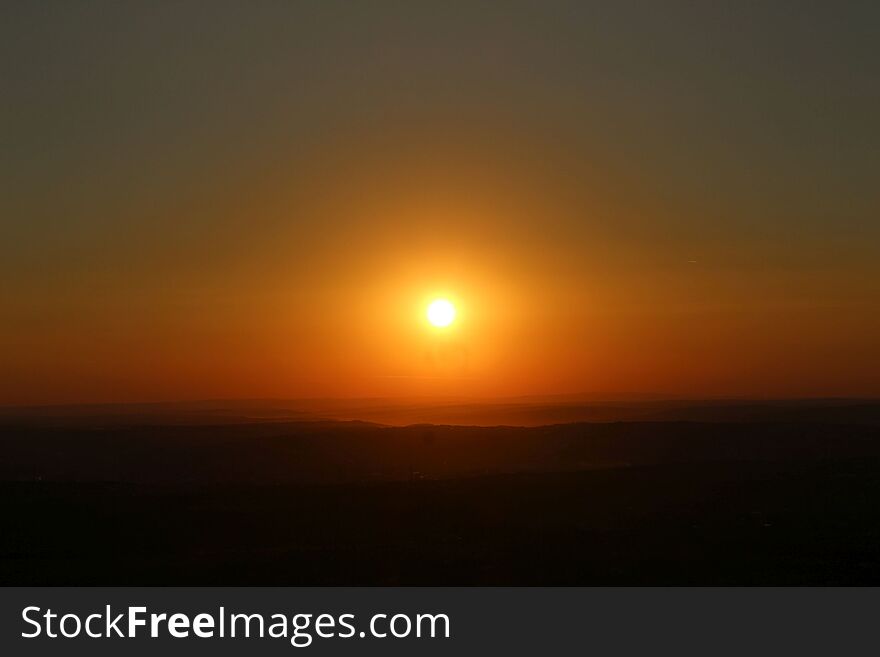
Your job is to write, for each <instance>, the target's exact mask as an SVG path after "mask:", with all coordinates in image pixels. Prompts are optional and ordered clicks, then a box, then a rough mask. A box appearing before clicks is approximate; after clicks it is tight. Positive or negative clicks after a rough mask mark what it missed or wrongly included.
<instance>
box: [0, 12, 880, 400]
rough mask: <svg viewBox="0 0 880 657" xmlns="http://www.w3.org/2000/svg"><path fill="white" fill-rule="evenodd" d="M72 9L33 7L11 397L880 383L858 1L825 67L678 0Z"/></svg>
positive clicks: (672, 389) (877, 276) (7, 282)
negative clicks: (570, 11) (444, 312)
mask: <svg viewBox="0 0 880 657" xmlns="http://www.w3.org/2000/svg"><path fill="white" fill-rule="evenodd" d="M69 11H70V12H71V16H70V17H69V22H62V23H58V24H55V27H52V26H51V25H49V24H48V23H45V24H44V23H43V22H42V19H41V18H40V17H39V16H36V15H30V14H29V13H28V12H27V11H26V10H24V9H21V10H19V12H18V13H19V14H20V15H17V16H14V17H11V18H10V21H7V22H6V25H7V28H6V29H7V30H9V31H10V34H9V35H7V36H9V39H7V40H6V41H7V43H9V44H11V45H10V47H11V48H13V49H17V51H19V52H20V53H21V54H22V58H24V55H25V54H27V53H30V55H31V56H32V57H36V58H37V59H36V60H35V63H34V64H33V68H32V69H27V70H20V71H17V73H16V77H15V79H14V80H12V89H13V92H14V93H13V95H12V97H14V98H15V99H16V102H14V103H13V106H12V108H11V110H9V113H10V115H9V117H7V118H8V119H9V120H8V121H4V125H6V126H8V127H11V129H10V131H9V135H8V139H7V140H6V142H7V143H9V144H10V147H9V148H8V149H6V151H5V153H4V155H3V156H0V157H2V158H3V159H2V162H0V164H2V166H3V172H5V173H4V180H6V181H7V183H11V184H9V185H8V193H7V194H4V196H3V198H2V199H0V213H2V216H3V217H4V218H5V219H4V222H3V224H4V225H3V234H4V239H3V240H2V243H0V255H2V258H0V302H2V303H0V404H3V405H14V404H43V403H67V402H107V401H149V400H189V399H205V398H257V397H272V398H295V397H362V396H363V397H377V396H407V395H427V396H432V395H444V396H447V395H456V396H477V397H493V396H511V395H541V394H557V393H573V392H599V393H601V392H607V393H611V394H614V393H619V394H628V393H657V394H669V395H675V396H691V397H702V396H724V395H731V396H752V397H763V396H771V397H792V396H877V395H880V340H878V336H880V264H878V263H880V257H878V256H880V252H878V244H880V233H878V224H877V222H876V217H877V210H878V205H880V204H878V196H877V186H876V184H874V183H876V179H875V176H872V175H871V172H872V171H873V172H874V174H876V171H877V170H880V169H878V167H877V166H875V165H878V162H877V153H878V152H880V144H878V143H877V131H876V130H874V129H873V128H874V121H875V118H876V113H875V112H874V111H872V109H871V108H872V103H873V106H876V99H877V96H876V95H873V96H872V95H871V94H870V93H868V92H866V91H865V90H866V89H868V87H866V86H864V85H862V83H861V82H859V80H862V79H863V78H862V77H861V76H862V75H863V74H865V77H864V80H869V79H874V80H876V79H877V78H876V77H871V76H870V75H867V73H870V71H863V70H861V69H859V68H858V67H859V66H866V64H865V61H867V60H866V58H865V57H863V53H862V51H861V50H859V49H860V48H863V47H873V46H871V45H866V44H872V43H875V42H874V41H870V40H867V41H863V40H860V39H861V37H860V36H859V35H860V34H861V33H860V32H858V31H857V29H856V27H855V26H857V25H859V24H861V22H860V21H858V20H856V19H857V17H847V19H849V18H852V26H853V30H856V31H855V32H853V31H850V32H847V33H845V34H844V33H841V34H837V33H829V34H828V35H826V36H827V39H826V40H825V41H824V42H823V43H825V47H826V48H827V49H828V52H827V53H825V54H826V55H827V56H826V58H825V59H823V60H822V62H823V63H822V65H821V66H819V65H818V64H817V65H816V66H815V67H814V68H813V69H812V70H813V73H811V75H812V76H813V77H812V78H810V79H805V80H800V78H795V77H793V76H792V71H793V70H794V69H791V68H790V67H794V66H795V64H797V63H798V62H799V61H802V59H798V58H797V57H795V58H793V59H792V61H789V60H788V54H784V55H783V54H780V52H778V51H777V47H776V42H775V41H773V40H772V39H770V40H766V41H764V40H762V39H763V37H762V35H761V34H757V33H756V34H754V35H752V36H753V37H754V38H753V39H752V40H751V41H748V47H746V45H744V44H743V43H740V41H739V40H738V37H736V35H737V34H739V33H740V32H737V31H736V30H734V29H733V28H734V27H735V25H730V26H728V27H725V26H724V25H723V24H719V23H717V22H713V19H712V16H710V15H707V16H703V17H702V18H701V17H699V16H698V17H691V18H692V19H693V20H696V21H699V20H705V21H706V24H705V26H704V27H705V29H706V30H710V32H711V30H720V31H719V32H718V33H709V34H704V36H700V35H703V32H700V31H696V32H693V31H692V30H693V26H692V25H691V23H690V22H688V21H684V22H681V24H679V22H678V21H677V20H676V16H675V12H674V11H672V12H671V13H670V14H667V15H666V16H665V19H664V20H666V22H662V21H661V22H658V21H656V20H652V19H650V17H647V18H645V20H643V21H642V20H640V19H639V17H633V16H628V15H623V14H621V15H620V16H615V15H612V14H614V12H613V11H610V10H609V12H610V13H609V15H608V17H607V20H608V21H610V22H609V23H608V24H606V25H605V26H604V27H603V31H602V32H601V34H600V33H599V32H597V33H596V34H594V35H593V37H594V38H593V39H592V40H589V39H587V43H589V44H590V45H589V48H588V50H589V51H588V52H587V51H583V50H582V49H583V48H584V47H585V46H584V45H583V43H584V38H585V37H586V36H587V33H588V32H589V31H590V30H592V29H594V28H593V27H591V26H593V23H591V22H590V20H588V19H587V17H578V16H567V15H558V16H557V15H555V14H554V12H551V11H550V10H547V15H546V16H544V18H545V19H546V21H547V25H544V26H543V27H542V25H543V24H542V23H540V22H538V23H536V22H534V21H533V20H532V14H529V13H528V12H525V13H523V14H522V15H520V14H519V13H517V11H514V10H513V8H511V13H509V14H508V15H507V17H506V18H505V19H504V21H501V20H500V17H497V16H494V15H493V16H488V15H487V16H482V15H481V19H480V20H481V21H483V22H479V23H478V24H473V23H469V22H467V21H459V17H457V16H456V15H455V13H454V12H451V13H447V12H446V10H441V9H439V8H438V9H437V10H436V11H437V12H440V13H439V14H438V15H436V16H435V15H432V16H431V17H430V20H429V19H428V18H426V17H422V16H417V15H416V13H417V12H415V10H413V11H414V12H415V13H414V14H413V15H412V16H410V15H408V14H407V15H405V16H400V15H398V14H393V15H392V14H388V15H387V16H385V17H384V18H383V12H382V11H378V10H377V12H376V14H375V15H371V17H370V18H369V21H372V22H370V25H371V26H372V28H371V29H373V31H372V32H370V31H365V30H367V28H366V27H365V26H364V22H363V21H364V20H365V18H364V17H360V18H357V17H352V20H351V22H348V21H347V20H346V19H345V18H344V16H343V15H342V14H333V15H332V16H331V15H330V14H328V15H327V16H323V15H319V14H315V15H314V16H312V17H311V19H310V20H312V19H313V20H314V21H316V23H315V25H311V27H309V30H311V31H310V32H308V33H309V34H310V35H312V36H310V37H309V39H311V40H309V39H306V40H305V41H304V40H303V39H304V38H305V37H303V38H300V39H299V40H297V39H295V38H293V33H294V32H296V30H298V29H300V28H299V27H297V26H298V25H299V24H300V23H298V22H297V16H295V15H293V14H295V12H296V10H295V9H294V8H273V9H271V10H269V9H266V10H265V11H266V13H268V14H272V13H273V12H278V13H279V15H278V16H275V15H271V16H270V15H263V14H260V15H259V16H257V15H254V16H253V17H251V18H252V20H249V21H247V22H245V24H241V23H240V21H238V19H237V18H236V17H235V16H234V15H232V14H229V15H228V16H227V15H226V13H225V12H224V11H218V15H217V17H216V20H215V22H213V23H211V24H210V25H207V26H203V27H204V34H201V35H200V36H198V37H193V35H192V33H191V32H190V31H187V30H183V29H182V28H181V26H180V25H178V24H177V21H178V20H183V19H181V18H179V17H175V16H171V15H165V14H162V15H149V16H130V15H129V14H128V12H129V11H135V10H128V9H123V8H116V9H113V11H114V12H118V15H117V14H113V16H112V20H115V21H117V22H118V23H117V24H115V27H114V31H109V32H108V31H105V30H99V27H100V26H94V25H92V23H89V22H88V21H89V20H90V19H95V20H97V18H96V17H95V16H89V15H87V14H88V12H87V11H86V10H74V9H71V10H69ZM140 11H141V10H137V12H140ZM487 11H488V10H487ZM615 11H616V10H615ZM621 11H622V10H621ZM706 11H708V10H706ZM743 11H745V10H743ZM755 11H757V10H755ZM762 11H763V10H762ZM767 11H769V10H767ZM440 14H442V15H440ZM355 18H357V20H355ZM777 18H779V17H774V16H769V17H768V16H764V17H763V18H762V20H766V21H776V19H777ZM386 19H387V20H386ZM423 19H424V20H423ZM101 20H105V19H103V18H102V19H101ZM106 20H111V18H107V19H106ZM689 20H690V19H689ZM731 20H734V22H735V17H734V18H731ZM780 21H781V18H780ZM373 22H375V24H373ZM749 24H750V25H751V23H749ZM774 24H775V23H774ZM719 25H720V27H719ZM10 26H11V27H10ZM77 26H79V27H78V28H77ZM545 28H546V29H545ZM728 28H729V29H728ZM77 29H79V30H80V31H77ZM302 29H303V30H305V28H302ZM595 29H596V30H598V28H595ZM779 29H780V30H783V32H784V30H792V33H791V34H788V33H783V32H780V33H778V34H777V37H778V38H779V39H784V40H786V43H787V44H788V48H789V50H786V51H784V53H789V52H794V53H799V52H800V53H802V54H803V56H804V57H809V56H811V55H810V53H812V50H809V48H815V41H813V40H809V41H806V40H803V39H802V37H803V35H801V34H800V33H797V31H796V29H795V27H791V26H790V25H789V24H788V23H786V22H784V21H782V22H780V23H779ZM828 29H836V28H833V27H829V28H828ZM53 30H54V31H55V32H53ZM120 30H121V32H120ZM287 30H289V31H290V33H289V34H288V32H287ZM315 30H317V31H315ZM438 30H439V32H438ZM609 30H610V32H608V31H609ZM57 31H60V32H61V34H57V33H56V32H57ZM92 31H94V33H93V32H92ZM609 33H610V34H613V35H616V36H615V37H614V38H611V37H610V36H608V34H609ZM113 34H116V35H117V36H116V37H113V36H112V35H113ZM120 34H121V35H123V36H125V35H128V37H130V38H119V35H120ZM413 34H415V35H418V34H422V35H423V36H424V39H421V40H420V39H417V38H414V37H412V35H413ZM403 35H409V36H403ZM682 35H686V38H682ZM86 37H90V38H86ZM704 37H705V41H704V40H703V38H704ZM59 39H60V41H59ZM35 43H44V44H57V43H62V44H64V45H65V48H66V49H62V48H61V46H57V51H56V50H53V48H56V46H53V47H51V48H50V47H49V46H47V48H46V49H45V50H41V51H39V53H33V52H31V50H32V49H33V48H34V44H35ZM621 44H629V45H628V48H627V49H624V50H623V51H625V53H626V54H625V55H620V52H623V51H622V50H621ZM649 46H651V47H649ZM294 49H300V50H296V51H294ZM359 49H360V50H359ZM756 49H757V50H756ZM658 53H659V54H658ZM719 53H721V54H719ZM756 53H757V54H756ZM20 59H21V58H20ZM878 60H880V58H878ZM114 62H115V63H114ZM308 62H313V63H314V62H318V63H314V66H317V67H318V69H316V70H312V69H309V68H307V67H306V63H308ZM768 62H769V63H768ZM823 67H824V68H823ZM797 70H799V71H803V69H802V68H798V69H797ZM842 71H847V72H848V73H847V75H848V77H844V76H843V73H842ZM875 109H880V108H876V107H875ZM777 116H779V117H786V120H785V121H782V122H780V121H777V120H776V119H774V118H773V117H777ZM7 129H9V128H7ZM438 296H445V297H448V298H450V299H452V300H453V301H454V302H455V303H456V306H457V309H458V313H459V314H458V318H457V321H456V322H455V323H454V324H453V326H451V327H449V328H448V329H446V330H443V331H439V330H437V329H435V328H432V327H431V326H429V325H428V324H427V322H426V321H425V317H424V311H425V307H426V305H427V304H428V302H429V301H430V300H431V299H433V298H436V297H438Z"/></svg>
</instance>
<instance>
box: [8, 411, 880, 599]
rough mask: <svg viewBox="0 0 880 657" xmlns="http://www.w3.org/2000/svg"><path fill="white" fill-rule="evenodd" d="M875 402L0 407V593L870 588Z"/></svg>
mask: <svg viewBox="0 0 880 657" xmlns="http://www.w3.org/2000/svg"><path fill="white" fill-rule="evenodd" d="M765 411H766V409H765ZM877 411H878V407H877V406H876V405H875V404H864V403H862V404H856V403H853V404H850V405H843V406H838V405H835V406H833V407H831V408H829V407H824V406H823V407H821V408H817V407H815V406H795V407H786V408H783V409H779V408H774V409H771V411H766V412H763V413H761V414H759V415H760V419H755V415H754V414H750V415H748V417H745V416H743V415H742V413H734V414H733V415H731V409H730V407H726V408H725V409H724V411H723V412H720V411H719V412H714V411H712V410H711V409H708V407H706V406H702V407H701V410H699V414H700V416H701V417H702V420H701V421H694V420H682V419H678V420H676V419H670V420H668V421H663V422H647V421H644V422H638V421H627V422H602V423H574V424H560V425H552V426H539V427H466V426H429V425H417V426H408V427H387V426H379V425H373V424H369V423H362V422H333V421H317V420H309V421H296V422H290V421H277V420H275V421H266V420H265V419H261V420H259V421H253V420H252V421H245V420H240V421H224V422H222V423H208V424H205V423H203V422H189V423H185V422H180V421H179V420H178V421H176V422H173V423H172V422H170V421H153V422H144V421H142V419H139V420H138V422H137V423H134V424H132V423H131V422H126V421H122V420H120V418H118V417H114V418H112V419H108V418H104V419H103V420H101V421H99V419H97V418H95V417H90V418H89V417H86V418H84V417H78V418H76V419H70V418H67V419H63V420H62V419H58V418H57V417H55V418H52V419H51V420H46V419H45V418H43V419H40V420H34V419H33V418H24V417H18V416H15V415H14V414H12V415H9V416H7V417H5V418H3V422H4V424H3V427H2V449H3V458H2V459H0V480H2V482H0V517H2V524H3V527H2V531H0V583H3V584H58V585H68V584H83V585H85V584H94V585H99V584H104V585H172V584H174V585H189V584H192V585H196V584H207V585H213V584H225V585H232V584H241V585H257V584H277V585H296V584H315V585H332V584H339V585H369V584H377V585H393V584H401V585H410V584H413V585H415V584H424V585H443V584H498V585H514V584H528V585H531V584H548V585H574V584H586V585H590V584H673V585H675V584H743V585H755V584H878V583H880V423H878V421H877V417H878V413H877ZM688 413H692V411H687V412H682V413H680V414H679V415H680V416H681V417H690V416H689V415H688ZM734 416H735V417H734ZM713 418H714V420H713ZM847 418H850V419H849V420H847Z"/></svg>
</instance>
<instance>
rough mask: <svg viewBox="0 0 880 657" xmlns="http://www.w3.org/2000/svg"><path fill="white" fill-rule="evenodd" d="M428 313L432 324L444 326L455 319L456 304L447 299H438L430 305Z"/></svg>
mask: <svg viewBox="0 0 880 657" xmlns="http://www.w3.org/2000/svg"><path fill="white" fill-rule="evenodd" d="M427 315H428V321H429V322H430V323H431V325H432V326H437V327H439V328H443V327H444V326H449V325H450V324H452V322H453V321H454V320H455V306H453V305H452V302H451V301H448V300H447V299H437V300H435V301H432V302H431V304H430V305H429V306H428V313H427Z"/></svg>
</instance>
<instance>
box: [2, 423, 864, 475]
mask: <svg viewBox="0 0 880 657" xmlns="http://www.w3.org/2000/svg"><path fill="white" fill-rule="evenodd" d="M2 435H3V439H2V448H3V459H2V461H0V479H2V480H35V479H40V480H43V481H50V480H51V481H105V482H139V483H182V482H188V483H234V482H249V483H264V484H265V483H273V484H278V483H285V484H290V483H316V482H324V483H338V482H357V481H379V480H406V479H410V478H413V477H420V478H422V477H427V478H454V477H462V476H473V475H478V474H490V473H509V472H529V471H565V470H582V469H596V468H609V467H623V466H631V465H662V464H672V463H699V462H711V461H789V460H829V459H830V460H834V459H838V460H839V459H854V458H877V457H880V428H877V427H873V426H863V425H825V424H809V423H796V424H786V423H782V422H776V423H760V424H759V423H745V422H740V423H732V424H721V423H696V422H639V423H633V422H620V423H607V424H590V423H581V424H568V425H553V426H547V427H455V426H433V425H416V426H410V427H381V426H376V425H370V424H366V423H360V422H352V423H342V422H301V423H281V422H272V423H257V424H232V425H217V426H211V425H205V426H187V425H175V426H110V427H95V428H85V427H77V428H69V429H65V428H59V427H54V428H53V427H34V426H22V427H12V426H7V427H5V428H4V429H3V431H2Z"/></svg>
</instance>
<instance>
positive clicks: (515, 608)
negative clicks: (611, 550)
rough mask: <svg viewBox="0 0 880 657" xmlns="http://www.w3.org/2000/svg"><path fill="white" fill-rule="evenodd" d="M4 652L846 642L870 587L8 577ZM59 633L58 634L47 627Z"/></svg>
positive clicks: (812, 647) (638, 647)
mask: <svg viewBox="0 0 880 657" xmlns="http://www.w3.org/2000/svg"><path fill="white" fill-rule="evenodd" d="M0 600H2V606H0V614H2V616H0V618H2V635H0V654H4V655H16V656H24V655H54V654H70V655H97V656H100V655H155V654H159V653H160V651H161V654H162V655H166V656H171V655H202V654H204V655H212V654H217V655H240V654H247V655H283V654H291V653H298V652H304V653H306V654H316V655H339V654H363V655H378V654H383V655H387V654H392V655H398V654H399V655H405V654H425V655H447V654H448V655H453V654H489V655H492V654H495V655H499V654H500V655H504V654H536V653H538V654H540V653H541V652H546V651H550V652H549V654H590V653H595V654H601V655H649V654H654V653H658V652H659V653H661V654H670V655H673V654H674V655H700V656H701V657H702V656H705V655H718V654H730V655H753V654H758V655H788V654H798V653H811V654H826V655H829V654H850V653H853V652H857V651H858V652H863V651H864V650H865V649H866V647H869V646H871V645H872V643H873V639H874V636H873V634H874V627H875V617H876V613H877V608H878V602H880V594H878V592H877V590H874V589H636V588H633V589H585V588H559V589H547V588H476V589H466V588H439V589H423V588H314V589H313V588H241V589H235V588H79V589H76V588H8V589H5V590H3V591H2V593H0ZM53 635H54V636H53Z"/></svg>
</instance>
